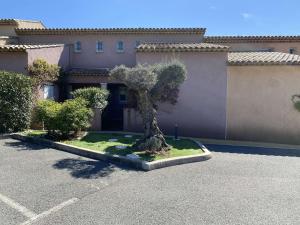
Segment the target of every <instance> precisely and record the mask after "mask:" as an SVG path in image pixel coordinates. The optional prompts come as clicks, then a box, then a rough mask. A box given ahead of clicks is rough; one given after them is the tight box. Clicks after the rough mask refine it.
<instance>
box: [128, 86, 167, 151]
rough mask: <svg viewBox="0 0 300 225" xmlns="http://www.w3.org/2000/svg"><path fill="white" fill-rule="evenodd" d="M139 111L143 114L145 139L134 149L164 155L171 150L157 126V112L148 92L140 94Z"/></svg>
mask: <svg viewBox="0 0 300 225" xmlns="http://www.w3.org/2000/svg"><path fill="white" fill-rule="evenodd" d="M138 95H139V98H138V109H139V111H140V113H141V116H142V119H143V124H144V137H143V139H141V140H139V141H138V142H137V143H136V144H135V146H134V147H137V148H138V149H139V150H141V151H146V152H149V153H151V154H155V153H163V152H166V151H168V150H170V146H169V145H168V144H167V142H166V140H165V138H164V135H163V133H162V132H161V130H160V129H159V127H158V124H157V118H156V115H157V112H156V109H155V108H154V104H153V103H152V101H151V98H150V96H149V93H148V91H140V92H139V93H138Z"/></svg>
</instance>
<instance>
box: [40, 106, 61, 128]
mask: <svg viewBox="0 0 300 225" xmlns="http://www.w3.org/2000/svg"><path fill="white" fill-rule="evenodd" d="M61 107H62V104H60V103H58V102H55V101H53V100H40V101H38V103H37V106H36V107H35V117H36V120H37V121H39V122H42V123H43V125H44V128H45V129H46V130H48V133H54V132H55V130H58V126H59V124H58V119H57V118H58V113H59V111H60V110H61Z"/></svg>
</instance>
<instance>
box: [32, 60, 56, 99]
mask: <svg viewBox="0 0 300 225" xmlns="http://www.w3.org/2000/svg"><path fill="white" fill-rule="evenodd" d="M27 70H28V74H29V75H30V77H31V78H32V81H33V92H34V95H35V96H34V97H35V101H36V100H37V97H38V91H39V88H40V87H41V85H43V84H44V83H45V82H53V81H56V80H57V79H58V77H59V73H60V67H59V66H58V65H55V64H48V63H47V62H46V61H45V60H43V59H36V60H34V61H33V63H32V65H29V66H28V68H27Z"/></svg>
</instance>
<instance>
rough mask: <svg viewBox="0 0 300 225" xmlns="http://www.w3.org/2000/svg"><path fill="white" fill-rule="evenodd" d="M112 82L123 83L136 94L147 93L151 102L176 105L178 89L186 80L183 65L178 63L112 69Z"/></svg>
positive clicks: (122, 66)
mask: <svg viewBox="0 0 300 225" xmlns="http://www.w3.org/2000/svg"><path fill="white" fill-rule="evenodd" d="M110 75H111V78H112V79H113V80H116V81H119V82H121V83H124V84H125V85H126V86H127V87H128V88H129V89H132V90H134V91H137V92H143V91H148V92H149V94H150V97H151V99H152V100H153V102H157V101H162V102H164V101H168V102H171V103H176V100H177V96H178V92H179V90H178V87H179V85H180V84H181V83H183V81H184V80H185V79H186V68H185V65H184V64H182V63H181V62H179V61H173V62H169V63H160V64H155V65H151V66H149V65H140V64H139V65H137V66H136V67H133V68H128V67H126V66H124V65H121V66H118V67H116V68H114V69H113V70H112V71H111V73H110Z"/></svg>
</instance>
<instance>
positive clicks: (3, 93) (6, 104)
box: [0, 71, 32, 133]
mask: <svg viewBox="0 0 300 225" xmlns="http://www.w3.org/2000/svg"><path fill="white" fill-rule="evenodd" d="M31 108H32V82H31V80H30V78H29V77H27V76H25V75H24V74H17V73H13V72H7V71H0V133H4V132H16V131H21V130H24V129H26V128H28V126H29V123H30V114H31Z"/></svg>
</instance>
